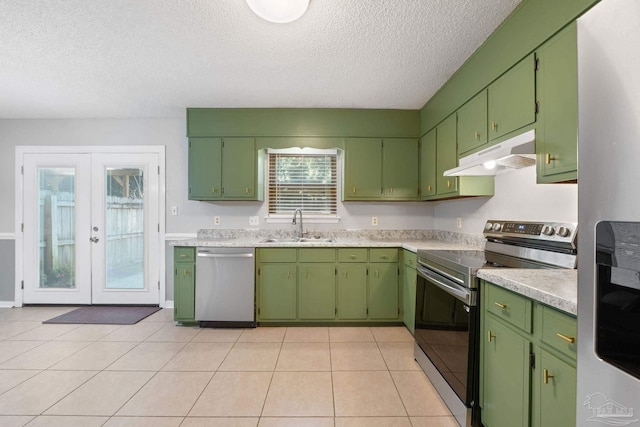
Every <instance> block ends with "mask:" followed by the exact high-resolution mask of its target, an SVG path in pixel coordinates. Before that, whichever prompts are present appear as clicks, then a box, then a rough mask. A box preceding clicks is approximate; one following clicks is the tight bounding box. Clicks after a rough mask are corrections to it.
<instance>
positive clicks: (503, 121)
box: [488, 54, 536, 140]
mask: <svg viewBox="0 0 640 427" xmlns="http://www.w3.org/2000/svg"><path fill="white" fill-rule="evenodd" d="M535 78H536V60H535V55H534V54H531V55H529V56H527V57H526V58H524V59H523V60H522V61H520V62H519V63H517V64H516V65H515V66H514V67H513V68H511V69H510V70H509V71H507V72H506V73H505V74H503V75H502V76H501V77H500V78H498V80H496V81H495V82H493V83H492V84H491V85H489V89H488V93H489V96H488V98H489V139H490V140H493V139H496V138H500V137H501V136H504V135H506V134H508V133H510V132H513V131H515V130H517V129H520V128H522V127H524V126H527V125H529V124H531V123H534V122H535V121H536V86H535V84H536V83H535Z"/></svg>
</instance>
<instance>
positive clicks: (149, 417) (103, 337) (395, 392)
mask: <svg viewBox="0 0 640 427" xmlns="http://www.w3.org/2000/svg"><path fill="white" fill-rule="evenodd" d="M70 310H73V308H70V307H26V308H11V309H0V426H3V427H4V426H7V427H12V426H24V425H27V426H30V427H34V426H48V427H49V426H53V427H55V426H65V427H74V426H78V427H80V426H81V427H92V426H105V427H143V426H144V427H146V426H149V427H165V426H166V427H177V426H182V427H204V426H209V427H211V426H221V427H222V426H224V427H234V426H238V427H245V426H246V427H249V426H252V427H289V426H291V427H293V426H295V427H298V426H314V427H315V426H318V427H324V426H327V427H329V426H332V427H358V426H367V427H378V426H379V427H387V426H398V427H403V426H407V427H411V426H413V427H417V426H420V427H427V426H429V427H453V426H457V424H456V422H455V420H454V419H453V417H451V414H450V413H449V411H448V410H447V408H446V406H445V405H444V404H443V403H442V400H441V399H440V397H439V396H438V394H437V393H436V392H435V390H434V389H433V387H432V386H431V384H430V383H429V380H428V379H427V378H426V377H425V375H424V374H423V372H422V371H421V370H420V367H419V366H418V365H417V363H416V362H415V361H414V360H413V344H412V343H413V338H412V336H411V334H409V332H408V331H407V330H406V329H405V328H404V327H259V328H256V329H200V328H195V327H183V326H175V324H174V322H173V321H172V310H161V311H159V312H157V313H156V314H154V315H152V316H150V317H148V318H146V319H144V320H143V321H141V322H140V323H138V324H136V325H130V326H129V325H127V326H117V325H49V324H47V325H45V324H42V321H43V320H47V319H49V318H51V317H54V316H57V315H60V314H62V313H65V312H67V311H70Z"/></svg>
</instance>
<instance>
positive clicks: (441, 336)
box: [415, 265, 479, 408]
mask: <svg viewBox="0 0 640 427" xmlns="http://www.w3.org/2000/svg"><path fill="white" fill-rule="evenodd" d="M417 270H418V281H417V289H416V321H415V339H416V344H417V345H418V346H419V347H420V348H421V349H422V351H423V352H424V353H425V355H426V356H427V357H428V358H429V360H430V361H431V362H432V364H433V365H434V366H435V368H436V369H437V370H438V372H439V373H440V375H442V377H443V378H444V380H445V381H446V382H447V383H448V384H449V386H450V387H451V389H452V390H453V391H454V392H455V394H456V395H457V396H458V398H459V399H460V400H461V401H462V402H463V403H464V405H465V406H466V407H467V408H472V407H474V406H476V405H477V391H478V345H477V343H478V342H479V341H478V334H479V330H478V328H479V312H478V307H477V306H476V300H477V290H476V289H469V288H465V287H463V286H460V285H459V284H458V283H455V282H453V281H451V280H449V279H447V278H446V277H444V276H442V275H440V274H438V273H436V272H434V271H433V270H429V269H428V268H427V267H425V266H424V265H418V268H417Z"/></svg>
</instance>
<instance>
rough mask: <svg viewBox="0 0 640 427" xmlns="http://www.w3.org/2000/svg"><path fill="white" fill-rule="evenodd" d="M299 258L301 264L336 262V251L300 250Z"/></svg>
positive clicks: (327, 249)
mask: <svg viewBox="0 0 640 427" xmlns="http://www.w3.org/2000/svg"><path fill="white" fill-rule="evenodd" d="M298 256H299V257H298V258H299V259H298V260H299V261H300V262H334V261H335V260H336V250H335V249H329V248H322V249H315V248H314V249H299V250H298Z"/></svg>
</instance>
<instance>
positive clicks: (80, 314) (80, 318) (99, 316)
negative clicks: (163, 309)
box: [42, 305, 160, 325]
mask: <svg viewBox="0 0 640 427" xmlns="http://www.w3.org/2000/svg"><path fill="white" fill-rule="evenodd" d="M158 310H160V307H150V306H107V305H91V306H87V307H80V308H78V309H76V310H73V311H70V312H68V313H65V314H62V315H60V316H57V317H54V318H52V319H49V320H46V321H44V322H42V323H87V324H103V325H133V324H134V323H138V322H139V321H141V320H142V319H144V318H145V317H147V316H150V315H152V314H153V313H155V312H156V311H158Z"/></svg>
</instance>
